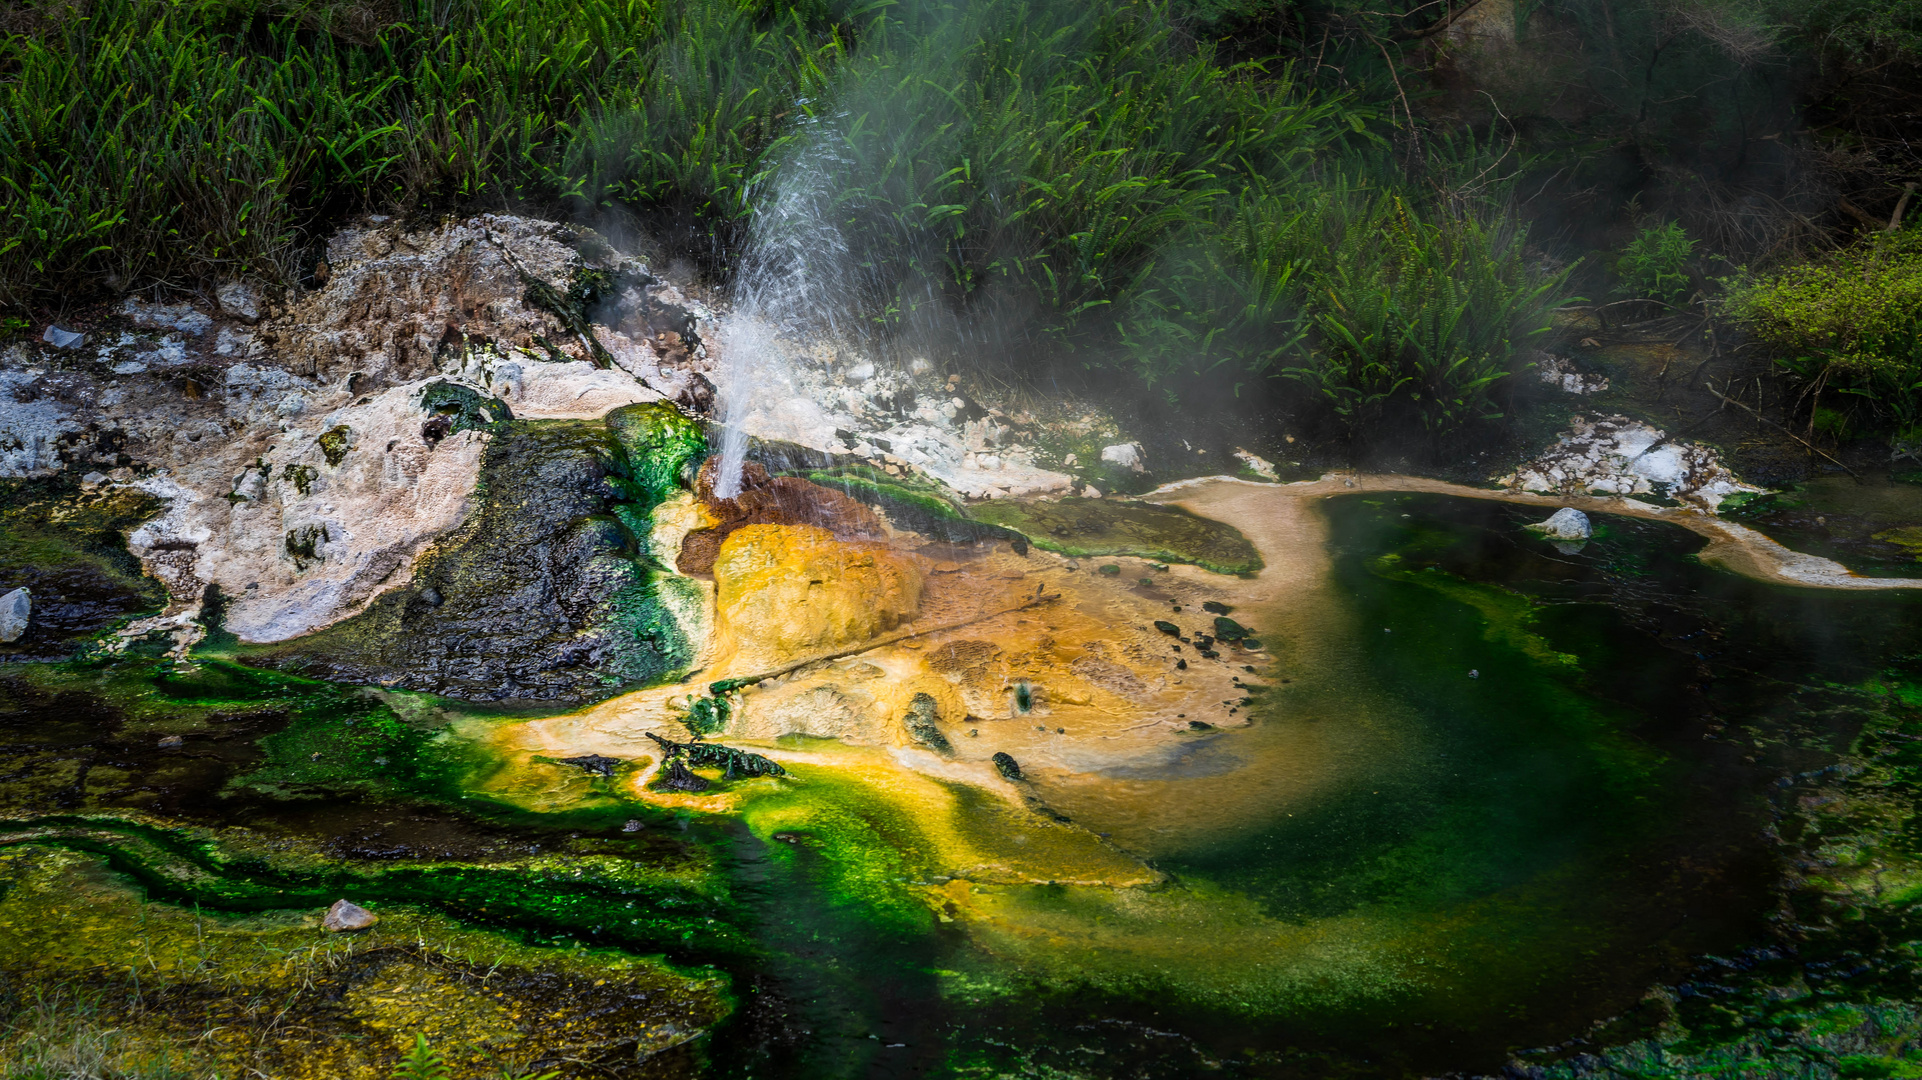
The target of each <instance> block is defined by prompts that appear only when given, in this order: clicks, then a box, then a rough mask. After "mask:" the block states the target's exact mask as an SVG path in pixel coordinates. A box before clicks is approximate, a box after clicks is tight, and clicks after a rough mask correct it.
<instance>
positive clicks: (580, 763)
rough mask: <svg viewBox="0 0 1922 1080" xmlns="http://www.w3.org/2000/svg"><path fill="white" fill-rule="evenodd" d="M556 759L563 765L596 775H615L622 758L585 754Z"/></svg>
mask: <svg viewBox="0 0 1922 1080" xmlns="http://www.w3.org/2000/svg"><path fill="white" fill-rule="evenodd" d="M555 760H557V761H559V762H560V763H561V764H562V765H572V766H574V767H575V768H576V769H579V770H581V771H582V772H586V773H592V774H594V775H595V776H613V775H614V770H615V769H616V768H618V767H619V766H620V764H621V759H620V758H611V757H603V756H601V755H600V754H584V755H582V756H580V757H564V758H557V759H555Z"/></svg>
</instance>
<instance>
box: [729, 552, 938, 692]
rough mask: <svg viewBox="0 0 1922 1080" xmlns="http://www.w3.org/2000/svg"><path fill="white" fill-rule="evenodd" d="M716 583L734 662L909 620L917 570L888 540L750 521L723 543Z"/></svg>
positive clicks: (778, 658) (773, 656)
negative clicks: (851, 537) (837, 536)
mask: <svg viewBox="0 0 1922 1080" xmlns="http://www.w3.org/2000/svg"><path fill="white" fill-rule="evenodd" d="M714 580H715V585H716V595H717V603H718V606H719V614H720V623H721V629H722V632H723V633H724V634H726V635H728V636H729V637H730V638H731V639H732V644H733V645H734V648H735V650H736V662H737V664H743V663H744V664H748V665H753V664H755V663H757V662H758V663H760V664H763V665H765V666H769V667H772V666H775V665H778V664H780V663H782V662H784V661H786V660H788V659H789V658H791V657H794V656H796V655H805V654H807V653H809V652H814V651H819V650H824V649H832V648H835V647H837V646H845V645H851V644H857V643H859V642H863V641H867V640H869V639H871V638H873V637H875V636H876V635H879V634H881V633H883V632H885V631H888V630H892V629H894V628H895V627H896V626H897V625H899V624H900V623H902V622H905V621H907V620H909V619H912V618H914V615H915V613H916V611H917V610H919V608H920V605H921V571H920V568H919V567H918V566H916V565H915V560H914V558H913V557H912V556H910V555H908V554H905V553H903V552H899V551H896V550H895V549H894V548H892V547H890V546H888V545H887V544H881V543H873V542H869V541H861V540H836V539H835V538H834V534H832V533H830V532H828V531H827V530H826V529H821V528H816V527H814V526H812V525H748V526H746V527H744V528H741V529H737V530H735V531H734V532H733V533H732V534H730V535H729V536H728V538H727V541H726V542H725V543H723V544H722V545H721V551H720V555H719V556H718V557H717V558H716V559H715V562H714Z"/></svg>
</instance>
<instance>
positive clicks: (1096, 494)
mask: <svg viewBox="0 0 1922 1080" xmlns="http://www.w3.org/2000/svg"><path fill="white" fill-rule="evenodd" d="M1081 494H1082V495H1083V496H1085V497H1087V498H1090V499H1099V498H1100V497H1101V489H1100V488H1098V487H1095V486H1094V485H1093V484H1089V485H1088V486H1087V487H1084V488H1082V489H1081Z"/></svg>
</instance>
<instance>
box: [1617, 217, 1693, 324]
mask: <svg viewBox="0 0 1922 1080" xmlns="http://www.w3.org/2000/svg"><path fill="white" fill-rule="evenodd" d="M1694 254H1695V241H1693V240H1691V239H1689V235H1688V231H1687V230H1686V229H1684V228H1682V226H1681V224H1680V223H1679V222H1674V221H1670V222H1667V223H1666V224H1662V225H1653V226H1650V227H1649V228H1646V229H1643V230H1642V231H1641V232H1640V233H1639V234H1637V235H1636V237H1635V239H1633V240H1630V241H1629V242H1628V243H1627V245H1625V246H1624V247H1623V248H1622V255H1621V258H1619V259H1617V260H1616V261H1615V276H1616V283H1615V295H1617V296H1624V297H1629V298H1632V299H1637V300H1659V301H1661V302H1662V303H1664V304H1671V305H1672V304H1678V303H1681V302H1682V301H1683V300H1686V299H1687V298H1688V294H1689V289H1690V288H1691V286H1692V284H1693V283H1692V280H1691V279H1690V278H1689V275H1688V261H1689V259H1690V258H1692V257H1693V256H1694Z"/></svg>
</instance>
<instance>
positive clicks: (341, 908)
mask: <svg viewBox="0 0 1922 1080" xmlns="http://www.w3.org/2000/svg"><path fill="white" fill-rule="evenodd" d="M379 921H380V916H378V915H376V914H374V913H373V912H371V911H368V910H367V909H366V908H364V907H361V906H360V905H359V904H356V903H353V902H352V901H348V900H336V901H334V906H333V907H330V908H328V909H327V914H326V915H324V916H322V917H321V920H320V928H321V929H322V930H325V931H327V932H328V933H330V934H347V933H354V932H356V931H360V930H365V929H367V928H368V927H370V926H373V925H374V924H375V923H377V922H379Z"/></svg>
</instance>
